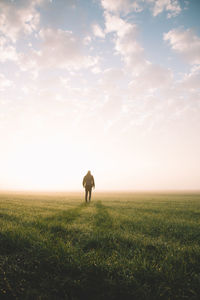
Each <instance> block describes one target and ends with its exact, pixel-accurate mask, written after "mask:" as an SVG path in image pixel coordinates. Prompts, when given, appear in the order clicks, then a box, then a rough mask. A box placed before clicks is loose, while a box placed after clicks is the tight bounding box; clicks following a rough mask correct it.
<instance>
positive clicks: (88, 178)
mask: <svg viewBox="0 0 200 300" xmlns="http://www.w3.org/2000/svg"><path fill="white" fill-rule="evenodd" d="M83 186H84V187H86V186H88V187H95V183H94V177H93V176H92V175H91V174H87V175H85V176H84V178H83Z"/></svg>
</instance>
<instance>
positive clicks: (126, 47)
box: [105, 13, 147, 74]
mask: <svg viewBox="0 0 200 300" xmlns="http://www.w3.org/2000/svg"><path fill="white" fill-rule="evenodd" d="M105 25H106V32H107V33H109V32H115V33H116V39H115V49H116V51H117V53H119V54H120V55H121V56H122V59H123V60H124V62H125V63H126V65H127V66H128V67H130V68H131V69H132V72H133V73H135V74H136V73H138V72H141V70H142V69H143V68H144V67H145V66H146V64H147V61H146V60H145V58H144V49H143V48H142V47H141V45H140V44H139V43H138V41H137V34H138V28H137V26H136V25H135V24H130V23H128V22H126V21H124V20H123V19H122V18H120V17H118V16H113V15H111V14H110V13H105Z"/></svg>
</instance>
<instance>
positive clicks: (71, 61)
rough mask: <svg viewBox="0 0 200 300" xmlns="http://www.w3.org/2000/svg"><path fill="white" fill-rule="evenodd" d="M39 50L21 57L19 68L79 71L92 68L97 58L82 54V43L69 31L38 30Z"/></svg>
mask: <svg viewBox="0 0 200 300" xmlns="http://www.w3.org/2000/svg"><path fill="white" fill-rule="evenodd" d="M39 38H40V41H41V47H40V50H38V51H36V50H32V51H31V53H30V54H28V55H27V54H25V55H22V56H21V67H22V68H24V69H29V68H33V69H34V68H37V69H41V68H61V69H75V70H78V69H81V68H89V67H93V66H94V65H96V64H97V62H98V57H92V56H88V55H85V54H84V49H83V45H84V41H81V40H80V39H77V38H76V37H75V36H74V34H73V33H72V32H71V31H67V30H61V29H51V28H45V29H42V30H40V32H39Z"/></svg>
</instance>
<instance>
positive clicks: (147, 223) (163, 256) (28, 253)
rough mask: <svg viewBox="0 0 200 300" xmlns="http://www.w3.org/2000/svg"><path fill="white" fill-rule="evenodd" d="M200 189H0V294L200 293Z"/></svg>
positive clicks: (158, 295) (164, 296)
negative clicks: (88, 199)
mask: <svg viewBox="0 0 200 300" xmlns="http://www.w3.org/2000/svg"><path fill="white" fill-rule="evenodd" d="M199 295H200V194H197V193H196V194H195V193H193V194H178V193H174V194H165V193H163V194H158V193H157V194H156V193H155V194H153V193H146V194H145V193H143V194H142V193H132V194H128V193H125V194H120V193H119V194H117V193H116V194H111V193H107V194H103V193H102V194H101V193H99V194H98V193H96V194H95V197H94V199H93V200H92V203H91V204H89V205H86V204H85V203H84V202H83V195H82V194H64V193H63V194H61V193H59V194H56V193H54V194H49V195H48V194H25V193H24V194H19V193H18V194H14V193H7V194H6V193H4V194H1V195H0V299H20V300H21V299H48V300H49V299H74V300H75V299H87V300H89V299H92V300H94V299H95V300H98V299H104V300H106V299H109V300H112V299H113V300H114V299H123V300H126V299H127V300H128V299H131V300H132V299H139V300H142V299H190V300H191V299H199Z"/></svg>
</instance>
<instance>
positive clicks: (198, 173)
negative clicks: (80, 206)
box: [0, 0, 200, 190]
mask: <svg viewBox="0 0 200 300" xmlns="http://www.w3.org/2000/svg"><path fill="white" fill-rule="evenodd" d="M199 12H200V1H199V0H188V1H184V0H0V189H45V190H46V189H52V190H63V189H66V190H74V189H80V188H81V183H82V177H83V176H84V175H85V173H86V172H87V170H91V171H92V173H93V174H94V176H95V179H96V187H97V190H102V189H112V190H119V189H124V190H125V189H127V190H148V189H150V190H155V189H200V20H199Z"/></svg>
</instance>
